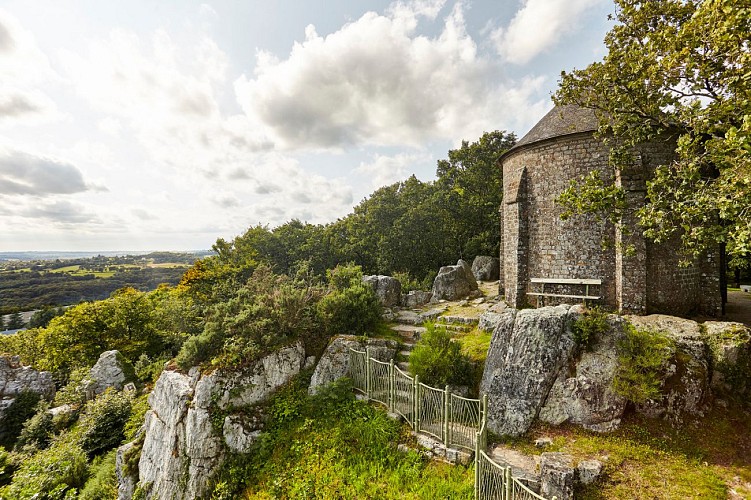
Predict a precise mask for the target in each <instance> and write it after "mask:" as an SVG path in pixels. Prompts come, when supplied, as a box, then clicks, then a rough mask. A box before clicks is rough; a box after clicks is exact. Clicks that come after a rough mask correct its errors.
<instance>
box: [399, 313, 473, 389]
mask: <svg viewBox="0 0 751 500" xmlns="http://www.w3.org/2000/svg"><path fill="white" fill-rule="evenodd" d="M425 326H426V327H427V331H426V332H425V333H423V334H422V337H421V338H420V341H419V342H418V343H417V345H416V346H415V348H414V349H413V350H412V353H411V354H410V356H409V366H410V368H411V370H412V371H413V372H414V374H415V375H418V376H419V377H420V381H421V382H423V383H425V384H428V385H432V386H434V387H439V388H440V387H443V386H444V385H446V384H452V385H472V384H473V376H472V366H471V363H470V361H469V359H468V358H467V357H466V356H465V355H463V354H462V352H461V349H462V348H461V344H460V343H459V342H456V341H454V340H452V338H451V333H450V332H449V331H448V330H446V328H442V327H440V326H436V325H435V324H433V323H427V324H426V325H425Z"/></svg>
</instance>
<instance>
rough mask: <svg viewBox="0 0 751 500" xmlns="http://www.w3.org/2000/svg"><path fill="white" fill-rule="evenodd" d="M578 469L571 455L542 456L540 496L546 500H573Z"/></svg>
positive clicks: (554, 454) (550, 454) (549, 454)
mask: <svg viewBox="0 0 751 500" xmlns="http://www.w3.org/2000/svg"><path fill="white" fill-rule="evenodd" d="M575 482H576V469H574V460H573V457H572V456H571V455H567V454H565V453H557V452H556V453H543V454H542V455H540V483H541V484H540V494H542V496H544V497H545V498H553V497H555V498H556V499H557V500H572V499H573V498H574V486H575Z"/></svg>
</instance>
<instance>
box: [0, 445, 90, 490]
mask: <svg viewBox="0 0 751 500" xmlns="http://www.w3.org/2000/svg"><path fill="white" fill-rule="evenodd" d="M87 472H88V469H87V463H86V453H84V451H83V450H82V449H81V447H80V446H78V445H77V444H75V443H74V442H72V440H70V439H60V440H58V441H57V442H55V444H54V445H52V446H50V447H49V448H47V449H46V450H42V451H40V452H39V453H36V454H34V455H32V456H30V457H28V458H27V459H25V460H23V462H21V465H20V467H19V469H18V470H17V471H16V473H15V474H14V475H13V482H11V484H10V485H8V486H6V487H5V488H2V489H0V498H13V499H17V500H27V499H29V500H30V499H32V498H33V499H39V500H42V499H49V500H53V499H54V500H57V499H61V500H62V499H65V498H73V497H72V496H70V495H72V494H73V493H75V489H78V488H80V487H81V486H83V484H84V482H85V481H86V477H87Z"/></svg>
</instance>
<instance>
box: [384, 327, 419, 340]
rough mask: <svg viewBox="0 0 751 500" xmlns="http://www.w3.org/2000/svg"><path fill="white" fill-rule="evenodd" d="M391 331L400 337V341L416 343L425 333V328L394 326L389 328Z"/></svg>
mask: <svg viewBox="0 0 751 500" xmlns="http://www.w3.org/2000/svg"><path fill="white" fill-rule="evenodd" d="M391 329H392V330H394V331H395V332H396V333H398V334H399V336H400V337H402V339H404V340H405V341H408V342H409V341H414V342H416V341H418V340H420V337H421V336H422V334H423V333H425V331H426V328H425V327H424V326H414V325H394V326H392V327H391Z"/></svg>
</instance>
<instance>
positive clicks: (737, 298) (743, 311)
mask: <svg viewBox="0 0 751 500" xmlns="http://www.w3.org/2000/svg"><path fill="white" fill-rule="evenodd" d="M722 319H723V321H737V322H739V323H743V324H744V325H746V326H751V293H749V292H736V291H731V290H728V303H727V304H725V316H724V317H723V318H722Z"/></svg>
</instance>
